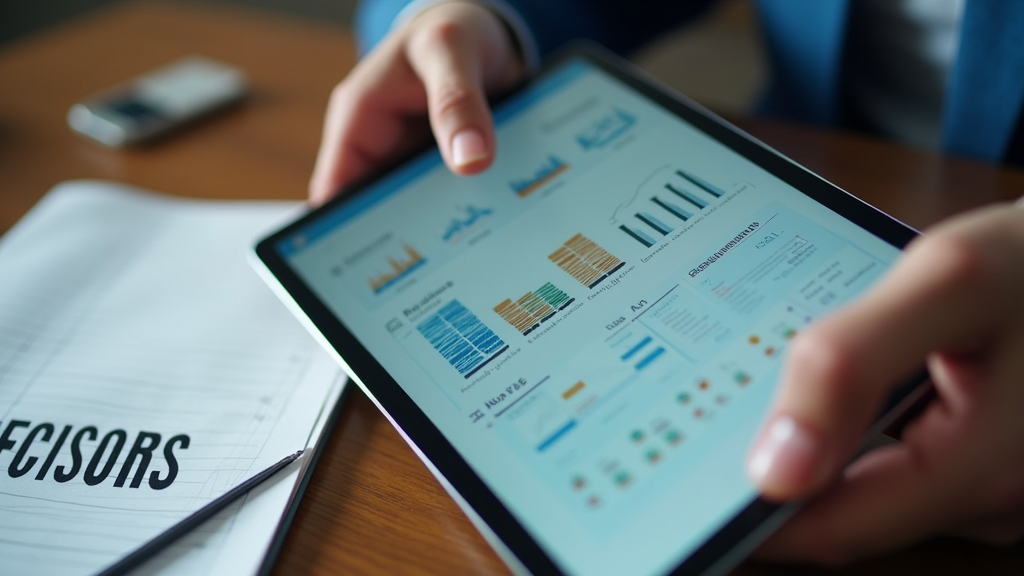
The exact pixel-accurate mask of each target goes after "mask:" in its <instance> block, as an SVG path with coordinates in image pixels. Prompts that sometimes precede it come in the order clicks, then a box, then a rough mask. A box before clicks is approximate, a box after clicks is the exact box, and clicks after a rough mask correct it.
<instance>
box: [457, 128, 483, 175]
mask: <svg viewBox="0 0 1024 576" xmlns="http://www.w3.org/2000/svg"><path fill="white" fill-rule="evenodd" d="M486 157H487V142H486V141H485V140H484V135H483V134H481V133H480V131H479V130H476V129H473V128H467V129H465V130H463V131H462V132H459V133H458V134H456V135H455V138H452V162H454V163H455V165H456V166H467V165H469V164H472V163H473V162H476V161H478V160H483V159H484V158H486Z"/></svg>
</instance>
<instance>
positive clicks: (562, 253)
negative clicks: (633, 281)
mask: <svg viewBox="0 0 1024 576" xmlns="http://www.w3.org/2000/svg"><path fill="white" fill-rule="evenodd" d="M548 259H549V260H551V261H552V262H554V263H555V264H557V265H558V267H559V268H561V269H562V270H564V271H566V272H567V273H568V274H569V275H570V276H572V277H573V278H575V279H576V281H577V282H579V283H580V284H583V285H584V286H586V287H587V288H594V287H595V286H597V285H598V284H600V283H601V282H602V281H603V280H604V279H605V278H607V277H608V276H609V275H611V274H612V273H614V272H615V271H616V270H618V269H619V268H622V267H623V266H625V264H626V263H625V262H623V261H622V260H619V259H618V258H616V257H615V256H612V255H611V253H609V252H608V251H607V250H605V249H604V248H602V247H600V246H598V244H597V243H596V242H594V241H593V240H591V239H590V238H587V237H586V236H584V235H583V234H576V235H575V236H573V237H572V238H570V239H568V240H566V242H565V244H563V245H562V247H561V248H559V249H558V250H555V251H554V252H553V253H551V255H549V256H548Z"/></svg>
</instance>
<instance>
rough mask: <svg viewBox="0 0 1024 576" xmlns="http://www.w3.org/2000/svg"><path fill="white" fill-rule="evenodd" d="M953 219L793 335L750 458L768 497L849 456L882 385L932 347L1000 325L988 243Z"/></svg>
mask: <svg viewBox="0 0 1024 576" xmlns="http://www.w3.org/2000/svg"><path fill="white" fill-rule="evenodd" d="M949 228H950V227H947V228H946V230H944V231H942V232H937V233H936V234H935V235H933V236H929V237H923V238H920V239H919V241H917V242H915V243H914V244H913V245H912V246H911V247H910V249H909V250H908V251H907V253H906V254H905V256H904V258H903V259H902V260H900V261H899V262H898V263H897V265H896V266H895V267H894V268H893V270H892V271H891V272H890V273H889V274H888V275H887V276H886V277H885V278H884V279H883V280H882V281H881V282H880V283H879V284H878V285H877V287H875V288H874V289H872V291H871V292H869V293H868V294H867V295H866V296H865V297H864V298H863V299H861V300H860V301H858V302H856V303H855V304H853V305H851V306H849V307H848V308H846V309H844V310H842V311H840V312H838V313H836V314H835V315H833V316H830V317H829V318H826V319H825V320H823V321H822V322H820V323H818V324H817V325H815V326H812V327H811V328H810V329H808V330H807V331H805V332H804V333H802V334H800V335H799V336H797V338H795V339H794V340H793V343H792V346H791V347H790V350H789V355H788V357H787V359H786V364H785V366H784V368H783V372H782V377H781V381H780V389H779V393H778V395H777V397H776V401H775V406H774V409H773V411H772V412H773V413H772V415H771V416H770V417H769V419H768V421H767V425H766V427H765V428H764V430H763V431H762V433H761V435H760V437H759V439H758V440H757V441H756V442H755V446H754V450H753V452H752V453H751V457H750V459H749V461H748V472H749V474H750V476H751V478H752V479H753V480H754V482H755V483H756V484H757V485H758V487H759V489H760V490H761V493H762V494H763V495H764V496H765V497H767V498H769V499H771V500H788V499H791V498H795V497H798V496H803V495H806V494H807V493H809V492H810V491H812V490H814V489H816V488H820V487H821V486H822V485H823V484H824V483H825V482H826V481H828V480H830V479H831V478H832V477H834V476H835V475H836V474H837V473H838V472H839V471H840V470H841V469H842V467H843V466H844V465H845V463H846V460H847V458H848V457H849V455H850V454H851V453H852V452H853V450H854V449H855V448H856V446H857V444H858V442H859V441H860V439H861V437H862V435H863V434H864V432H865V431H866V429H867V428H868V426H869V425H870V423H871V421H872V419H873V418H875V417H877V415H878V411H879V410H880V409H881V407H882V404H883V401H884V399H885V396H886V395H887V393H888V392H889V391H890V390H891V389H892V387H893V386H894V385H896V384H898V383H899V382H901V381H904V380H905V379H907V378H909V377H910V376H911V375H913V373H914V372H916V371H917V370H919V369H920V368H922V367H923V366H924V364H925V359H926V358H927V357H928V355H929V353H930V352H932V351H936V350H969V349H974V348H976V347H977V346H978V345H979V344H980V342H981V340H982V339H983V338H985V337H986V335H987V334H990V333H991V330H992V329H993V327H994V326H996V325H998V324H999V318H998V317H996V315H995V314H993V311H994V310H998V309H999V307H998V306H997V305H996V303H997V301H998V300H1000V299H1001V298H1000V297H1001V296H1002V295H1001V294H1000V290H999V289H998V288H997V283H995V282H993V281H992V280H993V278H992V276H993V275H992V274H991V273H990V271H991V269H992V268H993V267H992V266H991V264H992V262H990V261H989V260H990V259H991V254H992V251H991V250H987V248H989V247H987V246H984V245H982V243H981V242H978V241H977V240H978V239H977V238H976V237H975V238H972V234H971V233H970V232H973V231H972V230H965V228H971V226H970V225H968V226H964V225H960V226H954V227H952V228H959V230H955V231H953V233H949V232H950V230H949ZM944 232H945V233H944ZM965 232H967V233H965Z"/></svg>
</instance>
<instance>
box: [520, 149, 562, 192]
mask: <svg viewBox="0 0 1024 576" xmlns="http://www.w3.org/2000/svg"><path fill="white" fill-rule="evenodd" d="M568 169H569V165H568V164H566V163H565V162H563V161H562V160H561V159H559V158H558V157H557V156H548V158H547V160H546V161H545V162H544V164H543V165H542V166H540V168H538V169H537V171H536V172H535V173H534V174H533V175H532V176H530V177H529V178H522V179H517V180H512V181H511V182H509V184H508V185H509V188H511V189H512V191H513V192H515V193H516V195H517V196H519V197H520V198H526V197H527V196H529V195H530V194H533V193H534V192H536V191H537V190H540V189H541V188H543V187H544V185H545V184H547V183H549V182H551V181H553V180H554V179H555V178H557V177H558V176H559V175H560V174H562V173H563V172H565V171H567V170H568Z"/></svg>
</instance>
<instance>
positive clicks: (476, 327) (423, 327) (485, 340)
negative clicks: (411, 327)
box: [416, 300, 508, 378]
mask: <svg viewBox="0 0 1024 576" xmlns="http://www.w3.org/2000/svg"><path fill="white" fill-rule="evenodd" d="M416 329H417V330H418V331H419V333H420V334H422V335H423V337H424V338H426V339H427V340H428V341H429V342H430V345H431V346H433V347H434V350H436V351H437V352H438V353H439V354H441V356H443V357H444V359H445V360H447V361H448V363H449V364H451V365H452V367H454V368H455V369H456V370H458V372H459V374H461V375H462V376H463V377H465V378H469V377H471V376H473V374H476V373H477V371H479V370H480V369H481V368H483V367H484V366H486V365H487V364H488V363H489V362H490V361H491V360H494V358H496V357H497V356H500V355H501V354H502V353H503V352H504V351H505V350H508V345H507V344H505V342H504V341H503V340H502V339H501V338H499V337H498V336H497V335H496V334H495V333H494V332H493V331H492V330H491V329H490V328H488V327H487V326H486V325H485V324H484V323H483V322H481V321H480V319H479V318H477V317H476V315H474V314H473V313H472V312H470V311H469V310H468V309H466V307H465V306H463V305H462V303H461V302H459V301H458V300H452V301H451V302H449V303H448V304H446V305H445V306H443V307H442V308H441V309H440V310H438V311H437V312H436V313H434V314H432V315H431V316H429V317H427V319H426V320H424V321H423V322H421V323H420V324H419V325H418V326H416Z"/></svg>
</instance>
